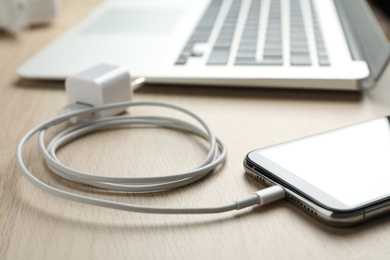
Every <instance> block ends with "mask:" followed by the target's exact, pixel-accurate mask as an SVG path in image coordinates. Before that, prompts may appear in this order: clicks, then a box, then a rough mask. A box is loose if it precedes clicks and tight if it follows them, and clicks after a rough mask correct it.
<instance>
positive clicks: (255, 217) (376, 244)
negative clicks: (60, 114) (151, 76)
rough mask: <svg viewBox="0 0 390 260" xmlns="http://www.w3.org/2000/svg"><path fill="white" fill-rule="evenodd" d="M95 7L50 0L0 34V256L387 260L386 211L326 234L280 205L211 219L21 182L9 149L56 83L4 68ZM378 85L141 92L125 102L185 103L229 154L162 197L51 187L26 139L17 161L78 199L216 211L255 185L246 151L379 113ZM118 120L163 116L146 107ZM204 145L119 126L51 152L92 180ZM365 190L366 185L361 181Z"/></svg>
mask: <svg viewBox="0 0 390 260" xmlns="http://www.w3.org/2000/svg"><path fill="white" fill-rule="evenodd" d="M98 2H100V1H98V0H83V1H76V0H66V1H62V8H61V12H60V15H59V17H58V19H56V20H55V22H54V23H53V24H51V25H49V26H44V27H36V28H32V29H30V30H27V31H25V32H23V33H22V34H20V35H19V36H17V37H12V36H9V35H7V34H6V33H0V126H1V135H0V232H1V233H0V259H58V260H59V259H389V256H390V243H389V241H390V217H389V216H385V217H382V218H379V219H377V220H374V221H371V222H368V223H365V224H363V225H359V226H355V227H352V228H344V229H340V228H333V227H329V226H326V225H324V224H321V223H319V222H318V221H316V220H314V219H312V218H311V217H310V216H309V215H307V214H305V213H304V212H302V211H300V210H299V209H298V208H296V207H295V206H293V205H292V204H290V203H288V202H286V201H280V202H277V203H274V204H272V205H269V206H266V207H263V208H253V209H248V210H244V211H243V212H231V213H224V214H220V215H189V216H176V215H173V216H169V215H147V214H137V213H129V212H122V211H118V210H111V209H106V208H99V207H95V206H90V205H84V204H79V203H76V202H72V201H67V200H64V199H61V198H58V197H55V196H53V195H50V194H47V193H45V192H43V191H41V190H39V189H38V188H36V187H35V186H33V185H32V184H30V183H29V182H28V181H27V180H26V179H25V178H24V177H23V176H22V175H21V173H20V172H19V170H18V169H17V167H16V164H15V159H14V153H15V147H16V144H17V142H18V141H19V139H20V138H21V137H22V136H23V134H25V133H26V132H27V131H28V130H29V129H31V128H32V127H34V126H35V125H36V124H38V123H40V122H42V121H44V120H47V119H49V118H52V117H54V116H55V115H56V111H57V109H59V108H60V107H62V106H64V105H66V96H65V91H64V83H63V82H62V81H33V80H25V79H21V78H19V77H18V76H17V74H16V69H17V68H18V67H19V66H20V65H21V64H22V63H23V62H25V61H26V60H27V59H28V58H29V57H31V56H32V55H33V54H34V53H36V52H37V51H38V50H40V49H41V48H42V47H44V46H45V45H46V44H48V43H49V42H50V41H51V40H53V39H55V37H56V36H58V35H59V34H61V33H62V32H64V30H66V29H67V28H69V27H70V26H72V25H74V24H76V23H77V22H78V21H80V20H81V19H82V18H83V17H85V15H86V14H87V13H88V12H89V11H90V10H91V9H92V8H93V7H94V6H96V4H97V3H98ZM59 62H61V61H59ZM389 79H390V70H389V69H387V70H386V71H385V72H384V74H383V75H382V77H381V79H380V80H379V82H378V84H377V86H376V87H375V89H374V90H372V91H369V92H362V93H353V92H332V91H309V90H283V89H279V90H275V89H246V88H215V87H210V88H207V87H190V86H158V85H147V86H145V87H144V88H142V89H140V90H139V91H137V92H136V94H135V100H156V101H165V102H172V103H175V104H178V105H182V106H185V107H187V108H189V109H190V110H192V111H194V112H196V113H197V114H199V115H200V116H201V117H202V118H204V119H205V120H206V121H207V122H208V123H209V124H210V125H211V127H212V128H213V129H214V131H215V133H216V134H217V135H218V136H219V137H220V138H221V139H222V140H224V142H225V143H226V144H227V146H228V148H229V153H228V158H227V160H226V162H225V163H224V165H223V166H222V167H220V168H218V169H217V170H216V171H215V172H213V173H211V174H210V175H209V176H208V177H206V178H204V179H202V180H200V181H198V182H197V183H195V184H192V185H189V186H186V187H183V188H180V189H176V190H172V191H166V192H158V193H153V194H127V193H118V192H107V191H102V190H97V189H92V188H90V187H88V186H84V185H79V184H74V183H71V182H69V181H66V180H63V179H61V178H59V177H57V176H55V175H54V174H52V173H51V172H50V171H49V170H48V168H47V167H46V166H45V164H44V161H43V159H42V158H41V157H40V155H39V152H38V150H37V144H36V139H34V140H33V141H31V142H29V143H28V144H27V146H26V148H25V149H24V152H23V155H24V158H25V160H26V164H27V167H28V169H29V170H30V171H31V172H32V173H33V174H34V175H35V176H37V177H38V178H39V179H40V180H42V181H44V182H45V183H48V184H50V185H53V186H55V187H58V188H61V189H63V190H69V191H72V192H75V193H78V194H86V195H89V196H93V197H98V198H106V199H112V200H115V201H121V202H125V203H134V204H140V205H149V206H167V207H169V206H171V207H198V206H199V207H200V206H218V205H222V204H226V203H230V202H233V201H235V200H237V199H240V198H244V197H246V196H248V195H250V194H252V193H253V192H254V191H256V190H257V189H259V188H261V186H260V185H259V184H257V183H255V182H254V181H252V180H251V179H249V178H248V177H247V176H246V175H245V173H244V170H243V167H242V162H243V159H244V157H245V155H246V154H247V153H248V152H249V151H251V150H254V149H257V148H260V147H264V146H268V145H272V144H276V143H280V142H284V141H288V140H292V139H296V138H299V137H304V136H307V135H312V134H315V133H319V132H322V131H325V130H329V129H333V128H337V127H342V126H346V125H350V124H353V123H357V122H361V121H364V120H368V119H372V118H376V117H379V116H383V115H387V114H390V86H389V83H388V82H389ZM129 113H131V114H144V113H150V114H174V113H172V112H170V111H166V110H160V109H155V108H137V109H134V110H132V111H129ZM59 127H63V126H59ZM56 130H57V129H54V130H53V133H54V132H55V131H56ZM49 134H52V133H51V132H50V133H49ZM206 146H207V144H206V143H205V142H204V141H203V140H201V139H199V138H198V137H195V136H193V135H190V134H187V133H184V132H180V131H173V130H168V129H160V128H139V127H138V128H130V127H127V128H116V129H112V130H110V131H106V132H97V133H94V134H91V135H88V136H85V137H83V138H80V139H78V140H77V141H75V142H73V143H71V144H68V145H66V146H64V147H62V148H61V149H60V150H59V152H58V156H59V158H60V160H61V161H62V162H63V163H64V164H66V165H68V166H70V167H73V168H76V169H80V170H83V171H86V172H91V173H96V174H105V175H116V176H129V175H132V176H142V175H146V176H148V175H166V174H170V173H174V172H179V171H183V170H186V169H191V168H192V167H194V166H195V165H196V164H197V163H199V162H200V161H201V160H202V159H203V157H204V156H205V151H206V148H207V147H206ZM367 185H375V180H370V179H369V177H368V178H367ZM362 189H364V187H362Z"/></svg>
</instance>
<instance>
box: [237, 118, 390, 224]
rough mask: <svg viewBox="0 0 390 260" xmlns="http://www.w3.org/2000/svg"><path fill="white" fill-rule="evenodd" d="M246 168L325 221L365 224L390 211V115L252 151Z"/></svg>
mask: <svg viewBox="0 0 390 260" xmlns="http://www.w3.org/2000/svg"><path fill="white" fill-rule="evenodd" d="M244 168H245V171H246V173H248V174H249V175H250V176H251V177H253V178H254V179H255V180H257V181H259V182H261V183H263V184H264V185H265V186H272V185H280V186H282V187H283V188H284V189H285V191H286V199H287V200H288V201H290V202H291V203H293V204H294V205H296V206H297V207H298V208H300V209H302V210H303V211H305V212H306V213H308V214H309V215H311V216H312V217H314V218H316V219H317V220H319V221H321V222H323V223H326V224H328V225H332V226H351V225H355V224H358V223H362V222H364V221H366V220H369V219H372V218H375V217H377V216H380V215H383V214H386V213H388V212H389V211H390V117H382V118H377V119H374V120H370V121H367V122H363V123H359V124H356V125H352V126H348V127H344V128H340V129H336V130H332V131H328V132H325V133H321V134H317V135H313V136H309V137H305V138H302V139H298V140H293V141H289V142H286V143H282V144H277V145H273V146H270V147H266V148H261V149H258V150H255V151H252V152H250V153H248V155H247V156H246V158H245V160H244Z"/></svg>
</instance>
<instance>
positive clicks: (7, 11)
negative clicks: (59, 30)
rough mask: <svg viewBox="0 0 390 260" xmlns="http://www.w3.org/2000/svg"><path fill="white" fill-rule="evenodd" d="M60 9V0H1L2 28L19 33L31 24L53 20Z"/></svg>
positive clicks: (0, 26)
mask: <svg viewBox="0 0 390 260" xmlns="http://www.w3.org/2000/svg"><path fill="white" fill-rule="evenodd" d="M58 9H59V3H58V0H0V29H4V30H6V31H7V32H9V33H11V34H18V33H19V32H20V31H21V30H23V29H24V28H26V27H28V26H30V25H38V24H44V23H47V22H50V21H52V20H53V19H54V17H55V16H56V15H57V13H58Z"/></svg>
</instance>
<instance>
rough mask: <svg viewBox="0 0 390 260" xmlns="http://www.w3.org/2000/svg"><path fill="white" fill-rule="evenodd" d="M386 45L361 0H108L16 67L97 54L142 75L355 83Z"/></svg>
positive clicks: (364, 82)
mask: <svg viewBox="0 0 390 260" xmlns="http://www.w3.org/2000/svg"><path fill="white" fill-rule="evenodd" d="M389 54H390V48H389V43H388V42H387V40H386V38H385V37H384V36H383V33H382V31H381V30H380V27H379V25H378V24H377V21H376V20H375V17H374V16H373V14H372V13H371V10H370V8H369V6H368V5H367V3H366V2H365V1H364V0H199V1H190V0H165V1H158V0H144V1H128V0H111V1H106V2H104V3H102V4H101V5H100V6H99V7H97V8H96V9H95V10H94V11H93V12H92V13H91V14H90V15H89V16H88V17H87V18H86V19H85V20H84V21H82V22H81V23H79V24H78V25H76V26H75V27H73V28H70V29H69V30H68V31H67V32H65V33H64V34H63V35H61V36H60V37H59V38H57V39H56V40H54V41H53V42H52V43H50V44H49V45H48V46H46V47H45V48H44V49H43V50H42V51H40V52H39V53H37V54H36V55H35V56H33V57H32V58H31V59H30V60H28V61H27V62H26V63H25V64H23V65H22V66H21V67H20V68H19V70H18V73H19V75H20V76H22V77H25V78H32V79H64V78H65V77H67V76H68V75H70V74H74V73H76V72H78V71H81V70H83V69H85V68H87V67H91V66H93V65H95V64H97V63H102V62H104V63H110V64H114V65H122V66H126V67H128V68H129V70H130V72H131V74H132V76H133V77H138V76H144V77H145V78H146V80H147V82H150V83H169V84H176V83H177V84H202V85H218V86H248V87H291V88H314V89H340V90H360V89H362V88H370V87H372V86H373V85H374V83H375V81H376V80H377V78H378V77H379V76H380V74H381V72H382V71H383V69H384V68H385V66H386V65H387V62H388V58H389Z"/></svg>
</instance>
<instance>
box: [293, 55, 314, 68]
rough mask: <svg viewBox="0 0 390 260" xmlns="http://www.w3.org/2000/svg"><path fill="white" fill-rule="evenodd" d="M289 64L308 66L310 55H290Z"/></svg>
mask: <svg viewBox="0 0 390 260" xmlns="http://www.w3.org/2000/svg"><path fill="white" fill-rule="evenodd" d="M291 65H299V66H309V65H311V61H310V57H309V56H307V55H305V56H291Z"/></svg>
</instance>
